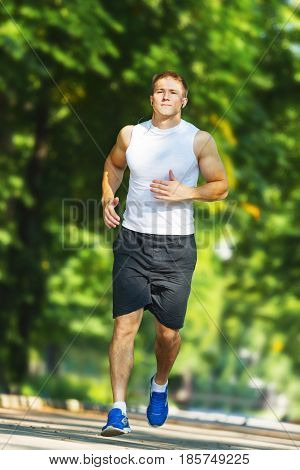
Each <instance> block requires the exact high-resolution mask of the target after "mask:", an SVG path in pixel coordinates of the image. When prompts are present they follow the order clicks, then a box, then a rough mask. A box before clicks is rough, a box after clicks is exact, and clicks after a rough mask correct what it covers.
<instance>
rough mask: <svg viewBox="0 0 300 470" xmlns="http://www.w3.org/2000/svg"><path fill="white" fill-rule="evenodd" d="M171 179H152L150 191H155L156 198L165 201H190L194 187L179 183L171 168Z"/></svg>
mask: <svg viewBox="0 0 300 470" xmlns="http://www.w3.org/2000/svg"><path fill="white" fill-rule="evenodd" d="M169 178H170V180H169V181H168V180H152V183H151V184H150V191H152V192H154V193H155V195H154V197H155V199H164V200H165V201H175V202H178V201H190V200H192V199H193V197H192V196H193V189H194V188H193V187H190V186H186V185H185V184H182V183H179V181H178V180H177V179H176V178H175V176H174V173H173V171H172V170H169Z"/></svg>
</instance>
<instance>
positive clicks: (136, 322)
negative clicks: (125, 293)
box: [114, 310, 143, 338]
mask: <svg viewBox="0 0 300 470" xmlns="http://www.w3.org/2000/svg"><path fill="white" fill-rule="evenodd" d="M142 315H143V311H142V310H137V311H135V312H132V313H129V314H126V315H121V316H119V317H116V318H115V324H114V336H117V337H119V338H123V337H127V338H128V337H132V338H134V337H135V335H136V334H137V332H138V329H139V326H140V324H141V320H142Z"/></svg>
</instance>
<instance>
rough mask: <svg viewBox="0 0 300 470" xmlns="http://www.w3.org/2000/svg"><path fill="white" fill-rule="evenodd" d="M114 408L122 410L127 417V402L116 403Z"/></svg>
mask: <svg viewBox="0 0 300 470" xmlns="http://www.w3.org/2000/svg"><path fill="white" fill-rule="evenodd" d="M112 407H113V408H120V410H121V411H122V413H123V415H125V416H127V410H126V402H125V401H115V402H114V403H113V406H112Z"/></svg>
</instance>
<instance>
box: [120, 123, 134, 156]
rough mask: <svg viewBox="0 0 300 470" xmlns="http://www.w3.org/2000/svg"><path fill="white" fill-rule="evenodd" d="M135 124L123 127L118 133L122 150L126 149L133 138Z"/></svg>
mask: <svg viewBox="0 0 300 470" xmlns="http://www.w3.org/2000/svg"><path fill="white" fill-rule="evenodd" d="M133 127H134V126H133V125H128V126H125V127H122V129H121V130H120V132H119V134H118V138H117V144H118V146H119V147H120V148H122V150H124V151H126V150H127V148H128V146H129V144H130V140H131V134H132V129H133Z"/></svg>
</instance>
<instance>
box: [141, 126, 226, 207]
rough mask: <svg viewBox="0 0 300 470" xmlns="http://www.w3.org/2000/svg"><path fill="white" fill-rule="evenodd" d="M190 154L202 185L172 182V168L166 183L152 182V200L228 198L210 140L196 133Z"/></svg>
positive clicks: (224, 181) (208, 200)
mask: <svg viewBox="0 0 300 470" xmlns="http://www.w3.org/2000/svg"><path fill="white" fill-rule="evenodd" d="M194 152H195V155H196V156H197V159H198V163H199V168H200V171H201V173H202V175H203V177H204V179H205V180H206V183H205V184H203V185H201V186H197V187H192V186H187V185H185V184H183V183H181V182H180V181H179V180H177V179H176V175H174V173H173V171H172V169H170V170H169V179H168V180H156V179H154V180H152V183H151V184H150V191H151V192H152V193H154V197H155V199H162V200H165V201H170V202H172V201H173V202H178V201H191V200H195V201H206V202H210V201H218V200H220V199H225V197H226V196H227V195H228V183H227V176H226V172H225V168H224V165H223V163H222V160H221V158H220V155H219V153H218V149H217V146H216V143H215V141H214V139H213V137H212V136H211V135H210V134H209V133H208V132H205V131H198V133H197V134H196V137H195V141H194Z"/></svg>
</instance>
